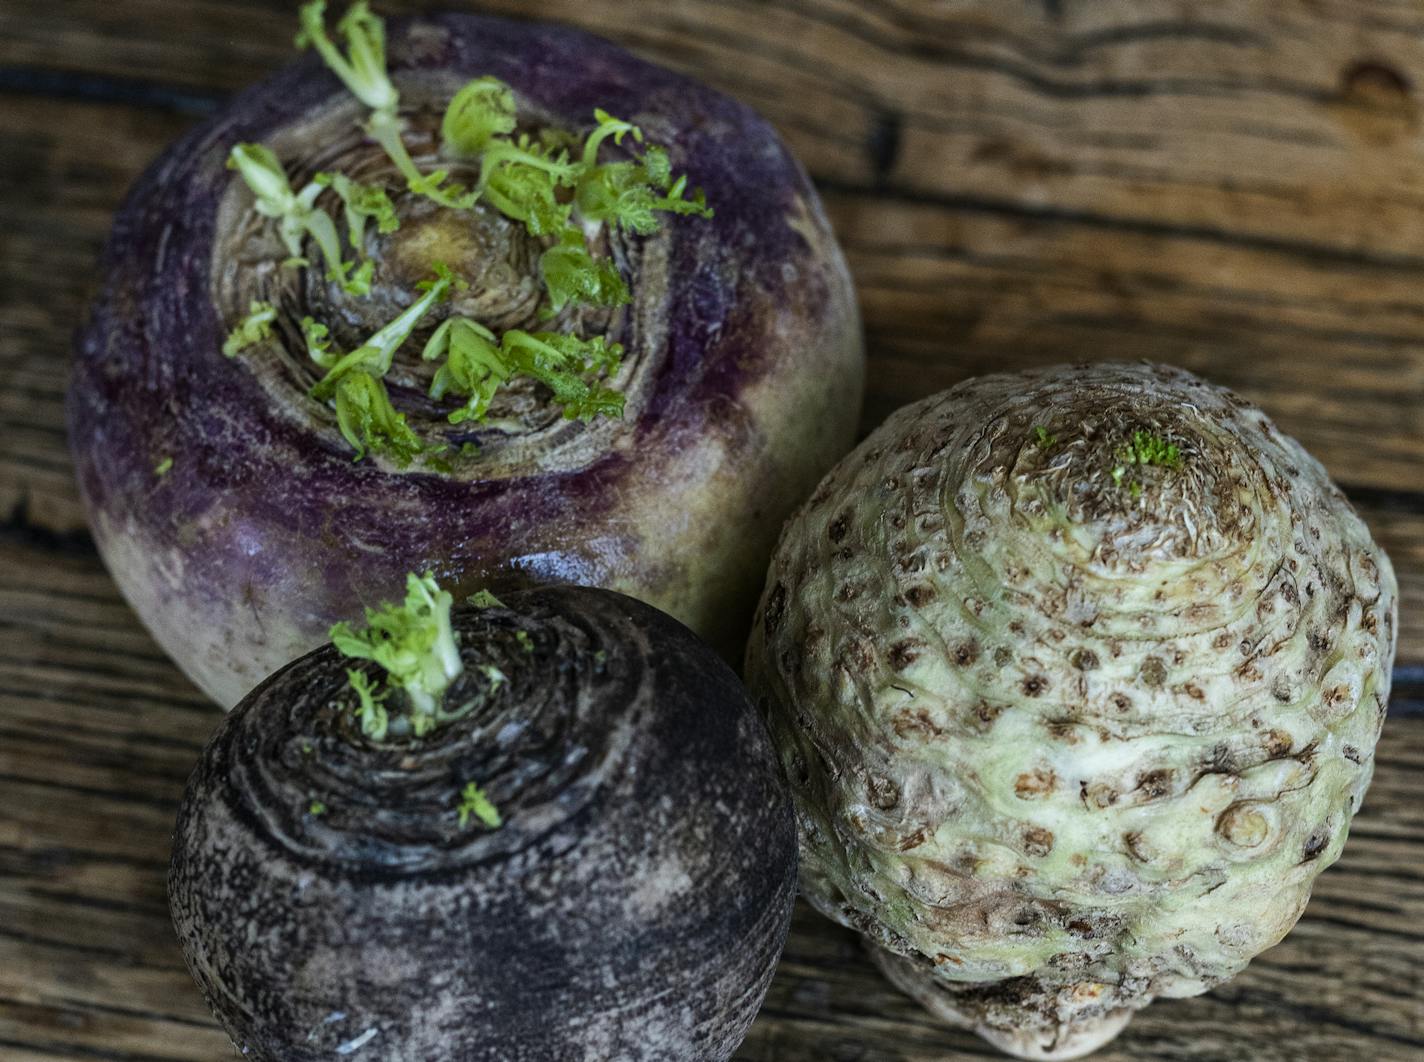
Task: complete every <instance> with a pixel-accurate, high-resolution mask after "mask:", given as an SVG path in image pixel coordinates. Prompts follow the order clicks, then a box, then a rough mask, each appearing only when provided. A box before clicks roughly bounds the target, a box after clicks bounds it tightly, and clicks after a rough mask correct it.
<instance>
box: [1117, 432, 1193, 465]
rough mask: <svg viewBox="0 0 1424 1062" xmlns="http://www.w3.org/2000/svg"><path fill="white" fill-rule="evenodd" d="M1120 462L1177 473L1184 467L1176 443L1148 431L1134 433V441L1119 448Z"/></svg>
mask: <svg viewBox="0 0 1424 1062" xmlns="http://www.w3.org/2000/svg"><path fill="white" fill-rule="evenodd" d="M1117 457H1118V460H1119V461H1122V462H1124V463H1126V464H1130V465H1158V466H1160V467H1162V468H1169V469H1172V470H1173V471H1177V470H1179V469H1180V468H1181V467H1182V453H1181V451H1180V450H1179V449H1178V448H1177V444H1176V443H1169V442H1168V441H1167V440H1166V439H1164V438H1162V437H1161V436H1160V435H1156V434H1153V433H1151V432H1146V431H1135V432H1133V433H1132V441H1131V442H1130V443H1127V444H1126V445H1124V446H1122V447H1119V448H1118V452H1117Z"/></svg>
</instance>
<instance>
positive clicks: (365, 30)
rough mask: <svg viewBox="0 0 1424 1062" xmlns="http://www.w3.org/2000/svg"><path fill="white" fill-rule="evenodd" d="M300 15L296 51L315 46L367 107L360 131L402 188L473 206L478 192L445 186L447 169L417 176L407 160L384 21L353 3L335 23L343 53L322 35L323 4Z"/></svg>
mask: <svg viewBox="0 0 1424 1062" xmlns="http://www.w3.org/2000/svg"><path fill="white" fill-rule="evenodd" d="M299 17H300V19H301V26H302V29H301V32H300V33H298V34H297V41H296V43H297V47H298V48H306V47H313V48H315V49H316V51H317V53H318V54H319V55H320V56H321V58H322V60H323V61H324V62H325V63H326V65H327V66H328V67H330V68H331V71H332V73H334V74H335V75H336V76H337V77H338V78H340V79H341V81H342V83H343V84H345V86H346V87H347V88H348V89H349V90H350V91H351V94H352V95H354V96H355V97H356V98H357V99H358V100H360V101H361V102H362V103H364V104H365V105H366V106H367V107H369V108H371V114H370V116H369V117H368V118H367V120H366V123H365V126H364V128H365V130H366V132H367V133H368V134H370V136H371V139H373V140H375V141H376V143H378V144H379V145H380V146H381V148H382V150H384V151H385V153H386V154H387V155H388V156H389V157H390V160H391V161H392V162H393V163H394V164H395V166H396V169H398V170H399V171H400V173H401V176H403V177H404V178H405V179H406V187H408V188H409V189H410V190H411V191H412V192H414V193H416V194H417V195H423V196H425V197H426V198H428V199H431V200H433V201H434V202H436V203H438V204H439V205H440V206H443V207H449V208H451V209H454V210H465V209H468V208H469V207H471V206H473V205H474V203H475V200H476V199H478V197H479V196H478V193H476V192H467V191H466V190H465V188H464V187H463V186H461V185H459V184H455V183H453V182H452V183H450V184H446V183H445V178H446V177H447V176H448V172H449V171H447V170H435V171H433V172H431V173H422V172H421V170H420V167H418V166H417V165H416V164H415V160H414V159H412V158H411V157H410V152H409V151H408V150H407V149H406V146H405V141H403V140H402V139H401V133H402V132H403V131H404V129H405V123H404V122H403V121H402V120H401V118H400V114H399V113H398V112H399V107H400V93H399V92H398V91H397V89H396V87H395V85H394V83H392V81H391V79H390V75H389V74H388V73H387V72H386V28H385V23H384V22H383V21H382V20H381V19H380V18H379V17H378V16H376V15H373V14H372V13H371V9H370V6H369V5H368V4H367V2H366V0H356V2H355V3H353V4H352V5H351V6H350V7H349V8H347V9H346V14H344V15H342V16H341V19H340V21H338V22H337V23H336V32H337V33H338V34H340V35H341V37H342V38H343V39H344V40H345V42H346V50H347V53H346V54H345V55H343V54H342V52H341V49H340V48H338V47H337V45H336V42H335V41H333V40H332V39H331V37H330V36H329V35H328V34H327V32H326V0H311V2H310V3H307V4H303V5H302V7H301V11H300V16H299Z"/></svg>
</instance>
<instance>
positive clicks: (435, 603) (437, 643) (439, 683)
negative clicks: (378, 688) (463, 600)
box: [331, 572, 464, 737]
mask: <svg viewBox="0 0 1424 1062" xmlns="http://www.w3.org/2000/svg"><path fill="white" fill-rule="evenodd" d="M453 603H454V599H453V598H452V597H451V596H450V594H449V592H448V591H446V590H442V589H440V587H439V586H438V585H437V584H436V582H435V577H434V576H433V575H431V574H430V573H429V572H427V573H426V574H425V575H423V576H420V575H416V574H415V573H414V572H412V573H411V574H410V575H409V576H407V578H406V593H405V601H404V602H403V603H402V604H399V605H396V604H391V603H390V602H387V603H386V604H384V605H382V606H381V607H380V608H368V609H366V627H365V628H364V629H362V630H356V629H354V628H353V627H352V626H351V625H350V624H348V623H338V624H336V626H334V627H332V628H331V643H332V644H333V645H334V646H336V648H337V649H339V650H340V651H341V652H342V653H344V654H345V655H346V656H351V657H356V658H357V659H362V660H372V661H375V662H376V663H377V664H379V665H380V666H381V667H382V668H383V669H384V670H385V672H386V677H387V681H388V682H389V683H390V684H391V686H393V687H395V688H397V689H399V690H401V691H402V692H404V694H405V696H406V699H407V701H408V702H409V707H410V726H411V728H412V729H413V730H414V731H415V733H416V734H417V735H419V734H422V733H425V732H427V731H429V730H430V729H431V728H433V727H434V726H435V724H436V723H437V722H438V721H439V709H440V701H441V697H442V695H443V694H444V692H445V690H446V689H447V688H448V687H449V685H450V683H451V682H452V681H453V680H454V679H455V678H456V677H458V676H459V674H460V673H461V672H462V671H463V670H464V663H463V662H462V661H461V660H460V650H459V648H458V647H457V646H456V644H455V635H454V632H453V631H452V630H451V627H450V606H451V605H452V604H453ZM348 674H349V675H351V676H352V679H351V684H352V688H353V689H355V690H356V693H357V696H358V697H359V698H360V700H361V716H362V728H363V730H366V732H367V733H368V735H369V736H372V737H383V736H384V733H385V728H386V725H387V723H388V714H387V710H386V709H385V708H383V707H381V706H380V705H379V704H378V703H377V701H376V697H375V694H374V692H373V691H372V689H371V687H370V685H369V683H368V682H367V681H366V680H365V679H364V677H363V678H362V679H360V680H359V681H358V679H357V678H356V677H355V676H357V675H360V672H356V671H352V672H348Z"/></svg>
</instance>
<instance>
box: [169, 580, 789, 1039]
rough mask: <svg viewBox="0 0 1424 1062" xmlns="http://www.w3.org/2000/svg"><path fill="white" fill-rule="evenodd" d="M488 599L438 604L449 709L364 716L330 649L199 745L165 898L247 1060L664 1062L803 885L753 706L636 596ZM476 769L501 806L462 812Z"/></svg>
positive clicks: (732, 992) (747, 1014)
mask: <svg viewBox="0 0 1424 1062" xmlns="http://www.w3.org/2000/svg"><path fill="white" fill-rule="evenodd" d="M506 603H507V607H492V608H487V609H479V610H477V609H471V608H465V609H457V610H456V612H455V614H454V620H453V626H454V629H455V631H456V633H457V636H458V638H459V641H460V652H461V656H462V659H463V661H464V664H465V670H464V674H463V675H462V676H461V677H460V678H458V679H457V680H456V681H455V683H454V684H453V685H452V686H451V687H450V689H449V690H448V691H447V693H446V696H445V702H444V703H445V707H446V709H447V710H451V711H455V710H458V709H460V708H461V707H462V706H463V705H464V704H466V703H468V705H469V708H468V711H467V712H466V713H465V714H464V715H463V716H462V717H460V718H458V719H456V720H455V721H453V722H449V723H446V724H444V725H443V726H441V727H439V728H437V729H436V730H435V731H433V732H432V733H431V734H430V735H429V736H427V737H426V738H425V739H423V740H417V739H414V738H404V739H401V738H395V737H392V738H389V739H387V740H386V741H384V742H379V743H378V742H373V741H371V740H369V739H367V738H366V737H364V736H363V734H362V732H361V729H360V727H359V724H358V723H357V722H356V718H355V713H354V711H353V704H352V702H353V700H354V697H353V692H352V690H351V688H350V687H349V685H348V683H347V676H346V666H347V665H348V664H350V663H351V661H350V660H348V659H346V658H344V657H341V656H340V655H339V654H338V653H337V652H336V650H335V649H333V648H332V647H331V646H329V645H328V646H325V647H323V648H320V649H318V650H316V651H314V652H312V653H310V654H308V655H307V656H305V657H303V658H301V659H300V660H297V661H296V662H295V663H292V664H291V665H289V666H288V667H286V668H283V669H282V670H281V671H279V672H278V673H277V674H275V675H273V676H272V677H271V678H270V679H268V680H267V681H266V682H264V683H263V684H262V686H261V687H259V688H258V689H257V690H255V691H253V693H252V694H251V695H250V696H248V697H247V698H245V699H244V700H243V701H242V703H241V704H240V705H238V707H237V708H236V709H235V710H234V711H233V712H232V713H231V714H230V715H229V716H228V717H227V718H226V719H224V720H223V722H222V724H221V725H220V726H219V728H218V730H217V733H216V734H215V736H214V737H213V739H212V741H211V743H210V744H209V745H208V747H207V749H206V751H205V752H204V754H203V758H202V761H201V763H200V764H199V766H198V768H197V770H196V771H195V772H194V774H193V777H192V779H191V780H190V781H189V783H188V788H187V792H186V793H185V795H184V799H183V804H182V809H181V811H180V813H179V817H178V826H177V833H176V836H175V839H174V847H173V861H172V867H171V870H170V875H169V901H170V905H171V908H172V912H173V920H174V923H175V925H176V927H177V930H178V937H179V940H180V941H181V943H182V946H183V953H184V955H185V957H186V959H187V962H188V966H189V969H190V970H191V971H192V973H193V975H194V977H195V978H196V979H197V981H198V984H199V985H200V986H201V988H202V990H203V993H204V995H205V996H206V998H207V1001H208V1004H209V1005H210V1006H211V1007H212V1009H213V1011H214V1013H215V1014H216V1015H217V1016H218V1018H219V1020H220V1021H221V1022H222V1023H223V1026H224V1027H225V1028H226V1029H227V1032H228V1034H229V1035H230V1036H231V1037H232V1039H233V1042H234V1044H236V1045H237V1046H238V1048H239V1049H241V1050H242V1051H243V1053H244V1057H246V1058H251V1059H258V1060H273V1062H304V1060H308V1059H311V1060H315V1059H330V1058H334V1057H337V1056H338V1055H341V1056H342V1057H345V1056H346V1055H350V1056H351V1057H354V1058H356V1059H358V1060H359V1059H361V1058H373V1059H382V1060H385V1062H428V1060H430V1059H461V1060H465V1062H475V1060H481V1059H488V1060H491V1062H495V1060H498V1062H543V1060H548V1062H568V1060H571V1059H590V1060H594V1059H597V1060H604V1059H620V1060H643V1059H646V1060H648V1062H655V1060H656V1062H666V1060H668V1059H679V1060H702V1059H709V1060H710V1059H725V1058H727V1057H729V1056H730V1055H731V1054H732V1052H733V1051H734V1050H735V1049H736V1046H737V1044H738V1043H740V1041H741V1040H742V1038H743V1036H744V1035H745V1033H746V1031H747V1028H748V1026H749V1025H750V1024H751V1021H752V1019H753V1017H754V1016H755V1014H756V1011H757V1008H758V1007H759V1006H760V1004H761V1000H762V997H763V996H764V994H765V992H766V988H767V985H768V983H769V982H770V979H771V976H772V972H773V969H774V967H775V964H776V961H777V957H778V955H779V953H780V951H781V947H782V945H783V943H784V941H785V937H786V932H787V927H788V925H789V921H790V917H791V905H792V901H793V898H794V895H795V889H796V836H795V826H794V822H793V819H792V815H791V807H790V798H789V796H788V794H787V792H786V788H785V783H784V781H783V780H782V778H781V775H780V771H779V769H778V766H777V764H776V761H775V757H774V753H773V752H772V749H771V744H770V741H769V740H768V737H767V734H766V729H765V725H764V724H763V722H762V720H761V719H760V718H759V717H758V716H757V714H756V712H755V710H754V709H753V707H752V705H751V702H750V700H749V699H748V697H747V695H746V692H745V690H744V688H743V687H742V685H741V683H740V682H739V681H738V680H737V678H736V676H735V675H734V674H733V673H732V671H731V669H730V668H729V667H728V666H727V665H726V664H725V663H724V662H723V661H722V660H721V659H720V658H719V657H718V656H717V655H716V654H715V653H713V652H712V651H711V650H710V649H709V648H708V647H707V646H706V645H704V644H703V643H701V642H699V641H698V640H697V639H696V638H695V637H694V636H693V635H692V634H691V633H690V632H689V631H688V630H687V629H686V628H685V627H683V626H682V625H681V624H679V623H677V622H676V621H674V620H672V619H670V618H669V617H667V616H666V615H664V614H662V613H660V612H658V611H657V610H655V609H652V608H650V607H648V606H646V605H643V604H641V603H639V602H637V601H634V600H633V599H631V598H627V597H624V596H622V595H620V594H615V593H612V592H609V591H605V590H595V589H589V588H582V587H551V588H543V589H535V590H526V591H519V592H515V593H513V594H511V595H509V596H508V597H507V598H506ZM491 665H493V666H494V667H496V668H498V669H499V671H500V672H501V673H502V675H503V676H504V677H503V679H502V680H500V681H498V682H496V683H492V681H491V679H490V678H489V672H488V671H487V668H488V667H489V666H491ZM361 666H362V667H363V668H365V667H366V666H367V665H364V664H363V665H361ZM372 677H373V678H376V677H377V676H376V673H375V672H372ZM469 781H476V782H478V784H479V785H480V786H481V787H482V789H483V791H484V793H485V794H486V795H487V796H488V798H489V800H490V801H491V802H492V803H493V804H494V806H495V807H497V809H498V812H499V815H500V817H501V818H502V825H500V826H499V827H498V828H497V829H491V828H489V827H488V826H486V825H484V824H482V823H480V822H478V821H477V820H475V819H474V818H470V819H468V821H464V822H462V816H460V815H458V814H457V811H456V805H457V803H458V802H459V799H460V793H461V790H462V787H463V786H464V785H466V784H467V783H468V782H469Z"/></svg>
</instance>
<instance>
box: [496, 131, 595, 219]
mask: <svg viewBox="0 0 1424 1062" xmlns="http://www.w3.org/2000/svg"><path fill="white" fill-rule="evenodd" d="M581 172H582V171H581V167H580V166H579V165H578V164H576V163H573V162H570V161H569V158H568V155H567V153H566V152H564V151H563V150H559V151H557V152H555V151H551V150H550V149H549V148H548V147H546V146H545V145H543V144H541V143H538V142H536V141H534V140H532V139H530V137H528V136H527V135H525V136H521V137H520V138H519V140H518V141H517V142H516V141H512V140H504V139H495V140H491V141H490V143H489V144H488V145H487V146H486V147H485V149H484V152H483V153H482V154H481V156H480V180H479V184H478V186H477V188H478V191H479V192H480V193H481V194H482V195H483V196H484V197H485V198H486V199H488V200H489V202H490V203H491V205H493V206H494V207H495V209H496V210H498V211H499V212H500V213H502V214H504V215H505V216H506V217H509V218H513V219H514V220H515V221H519V222H522V223H523V224H524V227H525V228H526V229H528V230H529V232H530V233H531V234H532V235H534V236H549V235H553V234H555V233H557V232H560V231H562V230H563V229H564V228H567V227H568V225H569V215H570V212H571V211H572V209H573V208H572V204H570V203H566V202H563V201H562V200H561V199H560V196H559V191H558V190H559V188H560V187H561V186H563V187H568V188H572V187H573V186H574V183H575V181H577V179H578V177H579V175H580V173H581Z"/></svg>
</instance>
